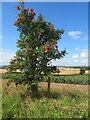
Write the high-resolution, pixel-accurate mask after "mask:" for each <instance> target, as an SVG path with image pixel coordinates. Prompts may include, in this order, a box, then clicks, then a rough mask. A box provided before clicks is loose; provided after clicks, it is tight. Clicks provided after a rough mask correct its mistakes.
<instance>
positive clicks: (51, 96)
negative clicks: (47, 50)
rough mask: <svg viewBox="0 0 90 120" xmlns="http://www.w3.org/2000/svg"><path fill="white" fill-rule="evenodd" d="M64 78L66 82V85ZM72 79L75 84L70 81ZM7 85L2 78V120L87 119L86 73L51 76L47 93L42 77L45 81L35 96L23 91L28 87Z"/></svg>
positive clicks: (5, 80) (6, 80)
mask: <svg viewBox="0 0 90 120" xmlns="http://www.w3.org/2000/svg"><path fill="white" fill-rule="evenodd" d="M4 77H5V76H4ZM6 77H7V76H6ZM63 79H64V80H63ZM65 79H66V81H69V82H65ZM72 79H74V84H72V82H71V81H72ZM60 80H61V82H60ZM70 80H71V81H70ZM62 81H63V82H62ZM75 81H76V84H75ZM78 81H79V82H78ZM80 81H82V82H80ZM85 81H87V82H85ZM7 82H8V79H6V78H4V79H2V90H3V92H2V96H3V97H2V117H3V118H87V117H88V86H87V84H88V75H86V74H83V75H66V76H54V77H53V76H51V89H50V93H48V92H47V79H46V78H45V77H44V80H42V82H40V83H39V84H38V86H39V90H38V95H37V96H36V97H34V96H33V95H32V94H31V92H30V91H28V90H27V89H26V88H27V86H24V85H18V86H17V87H16V86H15V84H14V83H12V84H11V85H10V86H7ZM66 83H67V84H66ZM68 83H69V84H68ZM81 84H82V85H81ZM8 108H9V109H8Z"/></svg>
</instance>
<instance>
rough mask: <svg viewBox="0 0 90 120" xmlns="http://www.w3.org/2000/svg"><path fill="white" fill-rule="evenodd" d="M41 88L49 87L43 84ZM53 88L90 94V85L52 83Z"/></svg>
mask: <svg viewBox="0 0 90 120" xmlns="http://www.w3.org/2000/svg"><path fill="white" fill-rule="evenodd" d="M39 86H42V87H47V83H46V82H41V83H40V84H39ZM51 88H53V89H55V90H59V91H62V92H63V91H74V90H75V91H78V90H79V91H82V92H85V93H88V85H77V84H63V83H51Z"/></svg>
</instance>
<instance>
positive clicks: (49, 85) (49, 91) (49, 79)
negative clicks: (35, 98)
mask: <svg viewBox="0 0 90 120" xmlns="http://www.w3.org/2000/svg"><path fill="white" fill-rule="evenodd" d="M48 92H49V93H50V77H48Z"/></svg>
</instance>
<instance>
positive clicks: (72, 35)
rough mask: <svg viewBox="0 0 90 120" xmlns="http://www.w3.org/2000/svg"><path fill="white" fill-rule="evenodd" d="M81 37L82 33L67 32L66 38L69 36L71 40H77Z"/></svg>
mask: <svg viewBox="0 0 90 120" xmlns="http://www.w3.org/2000/svg"><path fill="white" fill-rule="evenodd" d="M81 35H82V31H69V32H68V36H70V37H71V38H73V39H79V38H80V37H81Z"/></svg>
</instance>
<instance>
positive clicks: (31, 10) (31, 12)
mask: <svg viewBox="0 0 90 120" xmlns="http://www.w3.org/2000/svg"><path fill="white" fill-rule="evenodd" d="M29 10H30V14H31V16H32V17H34V15H35V13H34V11H33V9H32V8H30V9H29Z"/></svg>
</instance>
